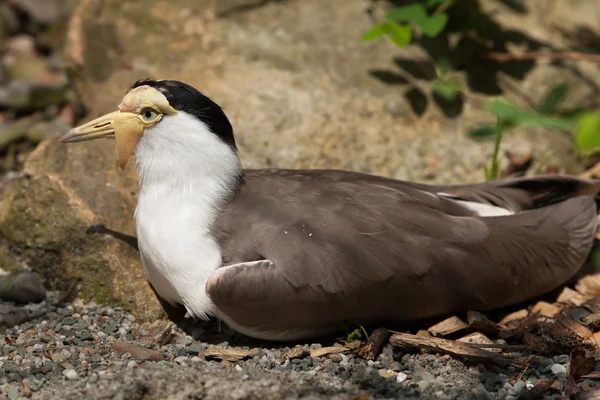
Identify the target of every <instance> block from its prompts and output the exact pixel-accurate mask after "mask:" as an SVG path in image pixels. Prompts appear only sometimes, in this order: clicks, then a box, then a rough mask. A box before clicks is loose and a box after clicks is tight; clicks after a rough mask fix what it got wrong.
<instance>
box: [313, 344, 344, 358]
mask: <svg viewBox="0 0 600 400" xmlns="http://www.w3.org/2000/svg"><path fill="white" fill-rule="evenodd" d="M348 351H350V349H349V348H347V347H344V346H330V347H321V348H320V349H316V350H313V351H311V352H310V356H311V357H313V358H317V357H323V356H326V355H329V354H338V353H346V352H348Z"/></svg>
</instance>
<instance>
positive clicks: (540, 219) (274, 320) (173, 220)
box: [60, 78, 600, 341]
mask: <svg viewBox="0 0 600 400" xmlns="http://www.w3.org/2000/svg"><path fill="white" fill-rule="evenodd" d="M102 138H111V139H114V140H115V143H116V150H117V154H118V163H119V166H120V168H121V169H124V168H125V167H126V165H127V164H128V162H129V160H130V159H131V158H134V159H135V166H136V169H137V174H138V180H139V197H138V202H137V206H136V210H135V216H134V218H135V223H136V236H137V240H138V246H139V252H140V258H141V262H142V264H143V267H144V270H145V274H146V278H147V280H148V282H149V283H150V285H152V287H153V288H154V289H155V292H156V293H157V295H158V297H159V298H160V299H161V300H162V301H166V302H167V303H168V304H169V305H171V306H174V307H180V308H181V309H182V310H183V307H185V310H186V311H187V313H188V315H189V316H191V317H192V318H194V319H195V320H209V319H211V318H217V319H218V320H221V321H223V322H225V323H227V324H228V325H229V326H230V327H231V328H232V329H234V330H235V331H237V332H240V333H241V334H243V335H246V336H249V337H252V338H256V339H264V340H270V341H297V340H308V339H310V338H314V337H317V336H319V337H322V335H328V334H332V333H335V332H337V331H338V330H339V329H341V328H340V327H342V326H346V327H347V326H348V324H354V323H358V324H364V325H368V324H372V323H378V322H379V321H392V322H403V321H413V320H423V319H427V318H433V317H437V316H443V315H447V314H449V313H457V312H466V311H469V310H477V311H482V312H485V311H490V310H495V309H501V308H503V307H508V306H511V305H515V304H518V303H521V302H524V301H527V300H530V299H533V298H535V297H538V296H541V295H543V294H546V293H548V292H550V291H552V290H555V289H556V288H558V287H559V286H560V285H563V284H564V283H565V282H567V281H568V280H569V279H571V278H572V277H573V276H574V275H575V274H576V273H577V272H578V271H579V270H580V268H581V267H582V265H583V264H584V263H585V261H586V259H587V257H589V254H590V252H591V250H592V248H593V245H594V239H595V233H596V230H597V223H598V222H597V214H598V201H597V200H598V197H597V196H598V193H599V192H600V180H596V179H591V178H590V179H583V178H580V177H577V176H574V175H566V174H565V175H562V174H561V175H558V174H557V175H536V176H529V177H517V178H503V179H497V180H491V181H482V182H476V183H467V184H453V185H434V184H425V183H418V182H412V181H405V180H399V179H395V178H391V177H385V176H378V175H373V174H366V173H361V172H355V171H351V170H342V169H285V168H254V169H251V168H244V167H243V165H242V162H241V156H240V154H239V153H240V152H239V150H238V147H237V145H236V140H235V137H234V130H233V127H232V124H231V122H230V120H229V119H228V117H227V116H226V114H225V112H224V111H223V109H222V108H221V107H220V106H219V105H218V104H217V103H215V102H214V101H213V100H211V99H210V98H209V97H208V96H207V95H205V94H203V93H202V92H200V91H199V90H198V89H196V88H195V87H193V86H191V85H189V84H187V83H184V82H181V81H178V80H155V79H150V78H148V79H142V80H138V81H136V82H135V83H134V84H133V85H132V86H131V87H130V88H129V90H128V91H127V93H126V94H125V96H124V97H123V98H122V100H121V102H120V104H119V106H118V109H117V110H116V111H114V112H111V113H109V114H106V115H103V116H101V117H99V118H96V119H93V120H91V121H89V122H87V123H83V124H81V125H79V126H77V127H75V128H73V129H71V130H70V131H69V132H67V133H66V134H64V135H63V136H62V137H61V139H60V141H61V142H62V143H66V144H71V143H77V142H83V141H88V140H95V139H102ZM282 145H283V144H282Z"/></svg>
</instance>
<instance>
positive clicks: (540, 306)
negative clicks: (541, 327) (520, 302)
mask: <svg viewBox="0 0 600 400" xmlns="http://www.w3.org/2000/svg"><path fill="white" fill-rule="evenodd" d="M531 311H532V312H534V313H535V312H539V313H540V315H541V316H542V317H546V318H553V317H554V316H555V315H556V314H558V313H559V312H560V308H559V307H557V306H555V305H554V304H550V303H547V302H545V301H538V302H537V303H536V304H535V306H533V309H532V310H531Z"/></svg>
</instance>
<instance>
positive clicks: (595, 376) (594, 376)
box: [581, 371, 600, 380]
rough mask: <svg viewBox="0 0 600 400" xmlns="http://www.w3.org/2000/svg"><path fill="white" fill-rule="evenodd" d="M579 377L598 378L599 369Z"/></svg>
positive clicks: (599, 377)
mask: <svg viewBox="0 0 600 400" xmlns="http://www.w3.org/2000/svg"><path fill="white" fill-rule="evenodd" d="M581 379H592V380H600V371H593V372H590V373H589V374H585V375H582V376H581Z"/></svg>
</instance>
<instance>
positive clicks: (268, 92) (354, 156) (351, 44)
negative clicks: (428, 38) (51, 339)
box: [0, 0, 600, 320]
mask: <svg viewBox="0 0 600 400" xmlns="http://www.w3.org/2000/svg"><path fill="white" fill-rule="evenodd" d="M594 2H595V0H586V1H584V2H581V1H580V2H576V3H577V4H580V3H586V4H587V3H589V4H588V6H587V7H588V8H590V9H592V10H597V9H598V8H597V7H592V6H590V5H594V4H595V3H594ZM26 3H27V4H29V3H32V2H26ZM254 3H256V4H254ZM482 3H486V4H488V6H489V7H492V8H493V7H495V8H494V17H495V18H498V20H499V21H501V23H503V24H504V22H502V21H507V22H506V25H507V26H514V27H518V28H519V29H523V30H529V33H528V34H529V35H530V36H531V37H537V38H540V40H541V38H544V37H551V38H552V43H553V44H554V45H555V46H556V47H557V48H558V47H561V46H563V47H566V46H567V45H568V43H566V42H565V40H566V39H564V38H562V37H561V36H560V35H559V34H558V33H557V32H555V29H554V27H555V26H563V25H564V24H562V22H561V21H567V20H568V21H570V20H573V18H571V17H572V16H573V13H574V12H577V13H580V14H581V10H579V9H578V8H577V7H575V8H571V7H570V6H569V5H568V4H570V3H572V2H567V1H564V2H556V5H554V6H553V7H552V8H551V9H548V7H546V6H544V7H541V6H540V9H539V10H538V9H537V8H534V9H532V10H530V11H531V12H530V13H526V14H521V13H519V12H516V11H511V10H510V9H509V8H507V7H506V6H503V5H502V2H497V4H496V2H482ZM492 3H494V4H493V5H492ZM73 4H75V5H76V6H75V9H74V13H73V15H72V17H71V21H70V24H69V28H68V31H67V46H66V51H65V59H66V65H67V67H68V69H69V71H70V74H71V76H72V77H73V80H74V83H75V85H76V87H77V89H78V93H79V95H80V98H81V100H82V101H83V103H84V104H85V105H86V106H87V108H88V111H89V113H88V119H91V118H94V117H96V116H98V115H100V114H101V113H105V112H109V111H112V110H115V109H116V106H117V104H118V103H119V101H120V99H121V98H122V96H123V95H124V94H125V92H126V90H127V88H128V87H130V85H131V84H132V83H133V82H134V81H136V80H137V79H141V78H146V77H152V78H157V79H178V80H182V81H185V82H187V83H189V84H192V85H194V86H196V87H197V88H198V89H200V90H201V91H203V92H204V93H206V94H207V95H208V96H210V97H211V98H213V99H214V100H215V101H217V102H218V103H219V104H221V105H222V106H223V107H224V108H225V111H226V113H227V114H228V116H229V117H230V119H231V120H232V123H233V125H234V128H235V130H236V137H237V141H238V145H239V148H240V153H241V157H242V161H243V162H244V164H245V166H247V167H265V166H267V167H270V166H276V167H294V168H347V169H352V170H358V171H363V172H369V173H376V174H381V175H386V176H394V177H397V178H403V179H410V180H419V181H427V180H429V181H436V182H446V183H449V182H456V183H458V182H466V181H475V180H480V179H482V178H483V173H482V168H481V167H482V165H483V163H487V162H488V161H489V159H490V155H491V153H492V150H493V143H489V142H485V143H477V142H473V141H471V140H469V139H467V138H466V135H465V132H466V130H467V129H468V128H470V127H472V126H473V125H474V124H476V123H479V122H489V120H490V115H489V114H487V113H485V112H484V111H482V110H481V109H479V108H477V107H474V106H472V105H471V103H468V102H467V103H466V104H465V107H464V110H463V113H462V115H461V116H460V117H459V118H447V117H445V116H444V115H443V114H442V112H441V111H440V110H439V109H438V108H436V107H435V105H433V104H430V105H429V107H428V111H427V112H426V113H425V114H423V115H422V116H421V117H417V116H415V114H414V113H413V112H412V111H411V107H410V105H409V103H408V102H407V100H406V99H405V94H406V92H408V91H409V89H410V85H406V84H404V83H403V84H389V83H388V84H385V83H383V82H382V81H381V80H378V79H375V78H374V76H373V71H378V70H389V69H394V68H397V64H398V62H397V60H396V61H395V60H394V58H395V57H398V56H401V57H402V58H413V59H424V58H425V53H424V52H423V50H422V49H421V48H420V47H418V46H410V47H408V48H406V49H404V50H402V51H399V50H398V49H396V48H395V47H393V46H392V44H391V43H389V41H386V40H380V41H376V42H373V43H362V42H360V36H361V35H362V33H363V32H365V31H367V30H368V29H369V28H370V27H371V21H370V19H369V17H368V15H367V13H366V12H365V3H364V2H363V1H362V0H347V1H338V2H323V1H321V0H303V1H269V2H251V1H246V0H243V1H242V0H218V1H217V0H197V1H189V0H171V1H154V0H139V1H117V0H102V1H97V0H80V1H78V2H74V3H73ZM535 7H537V6H535ZM578 7H579V6H578ZM582 7H583V6H582ZM541 16H543V18H541ZM40 18H41V17H40ZM538 21H543V23H539V22H538ZM584 24H587V25H588V26H592V27H595V26H598V25H599V24H600V12H597V11H593V12H587V13H586V20H585V21H584ZM567 28H568V26H567ZM582 68H583V69H584V70H583V72H582V71H581V70H580V69H579V66H578V67H577V68H568V69H567V68H561V67H560V66H559V65H543V66H540V67H539V68H534V69H533V70H531V72H530V73H529V74H528V75H527V76H526V79H525V80H523V81H519V82H515V80H514V79H512V80H511V78H507V79H504V80H502V79H500V81H501V85H502V86H503V89H505V94H506V95H507V96H508V97H510V98H514V99H516V100H517V101H518V100H519V99H520V98H522V97H523V96H522V95H523V93H526V95H527V97H530V98H533V99H534V100H539V99H540V98H541V96H542V95H543V93H544V92H545V91H546V90H547V88H548V86H549V85H550V84H555V83H559V82H568V83H570V84H571V85H572V86H573V87H574V90H573V91H572V93H574V94H573V96H574V97H575V98H585V97H586V96H589V95H593V90H594V89H593V86H594V85H591V84H589V82H595V85H596V87H598V86H597V85H598V83H599V82H600V74H599V73H598V70H597V69H594V66H591V67H590V68H588V69H585V68H587V67H585V66H584V67H582ZM582 76H583V78H582ZM584 78H585V79H584ZM583 80H585V81H586V83H585V84H583V83H581V82H582V81H583ZM425 83H426V82H425ZM411 84H414V85H416V86H419V85H421V84H423V82H421V81H419V79H416V81H415V82H413V83H411ZM430 103H431V101H430ZM504 145H505V146H506V148H510V149H511V151H513V152H516V153H524V152H527V151H532V152H533V154H534V156H535V157H536V159H537V160H542V159H546V156H547V155H548V154H549V153H550V152H551V154H552V156H551V160H550V162H556V163H558V164H560V166H561V167H562V168H563V170H564V171H567V172H573V173H575V172H579V171H580V167H579V166H578V164H577V162H576V161H577V157H576V154H575V151H574V150H573V147H572V146H571V143H570V141H569V139H568V138H567V137H566V136H565V135H559V134H554V133H551V132H543V131H537V130H530V131H527V132H515V133H514V134H510V135H508V136H507V138H506V140H505V141H504ZM436 160H437V161H436ZM434 164H437V166H436V167H435V168H434V173H433V174H431V171H429V173H428V172H427V170H428V169H429V168H428V166H430V165H434ZM133 165H134V164H133V163H130V164H129V166H128V169H127V170H126V171H125V172H122V171H120V170H119V169H118V167H117V166H116V154H115V150H114V144H113V143H111V142H103V141H93V142H87V143H81V144H74V145H61V144H59V143H58V141H57V140H56V139H55V138H54V139H49V140H46V141H44V142H42V144H40V145H39V147H38V148H37V150H36V151H35V152H34V153H32V154H31V156H30V157H29V159H28V161H27V163H26V166H25V171H24V174H23V176H21V177H19V178H17V179H15V180H13V181H11V182H9V183H8V184H6V185H4V186H3V188H0V190H1V192H0V235H1V237H0V267H2V268H5V269H6V268H7V267H10V266H11V265H13V266H14V265H17V264H19V263H20V262H23V261H24V262H27V263H28V264H29V265H30V266H31V267H32V268H33V269H34V270H35V271H37V272H38V273H39V274H40V275H41V276H42V278H43V279H44V280H45V283H46V284H47V285H48V286H49V287H50V288H56V289H61V290H64V291H65V292H66V293H70V294H73V295H74V294H76V293H80V294H82V295H83V296H84V297H86V298H91V297H95V298H97V300H99V301H110V302H113V303H119V304H122V305H125V306H127V307H129V308H131V309H132V311H133V312H134V313H135V314H136V316H137V317H138V318H141V319H143V320H144V319H145V320H148V319H153V318H156V317H158V316H159V315H161V313H162V311H161V308H160V307H159V305H158V303H157V301H156V299H155V296H154V294H153V293H152V291H151V289H150V288H149V287H148V285H147V282H146V279H145V277H144V273H143V269H142V267H141V263H140V261H139V255H138V253H137V251H136V250H135V249H134V248H132V246H130V245H129V244H127V243H126V242H125V241H123V240H122V239H119V238H115V235H114V234H113V235H107V234H103V233H102V232H100V233H88V232H89V231H90V228H91V227H93V226H94V225H98V224H103V225H105V226H106V228H107V229H110V230H112V231H115V232H117V233H119V234H128V235H134V233H135V227H134V221H133V212H134V208H135V202H136V191H137V180H136V175H135V171H134V169H133V168H134V167H133ZM91 231H94V229H91ZM96 231H97V230H96ZM117 236H118V235H117Z"/></svg>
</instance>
